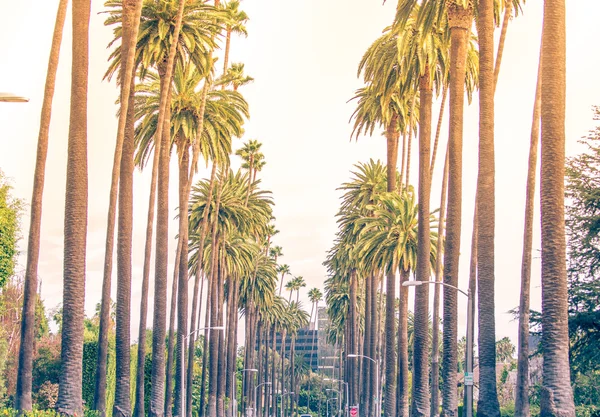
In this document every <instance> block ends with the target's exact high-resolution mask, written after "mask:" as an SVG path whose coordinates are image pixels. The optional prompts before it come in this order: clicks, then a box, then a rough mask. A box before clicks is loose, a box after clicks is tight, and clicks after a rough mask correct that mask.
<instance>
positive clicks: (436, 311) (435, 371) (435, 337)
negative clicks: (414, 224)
mask: <svg viewBox="0 0 600 417" xmlns="http://www.w3.org/2000/svg"><path fill="white" fill-rule="evenodd" d="M447 192H448V151H447V150H446V158H445V161H444V169H443V174H442V192H441V201H440V214H439V222H438V231H437V234H438V241H437V248H436V250H437V259H436V263H435V280H436V281H437V282H440V281H441V278H442V267H443V266H442V252H443V247H444V246H443V245H444V223H445V220H446V194H447ZM439 287H440V285H436V286H435V288H434V295H433V319H432V339H431V416H432V417H434V416H438V415H439V411H440V401H439V380H440V378H439V372H440V366H439V325H440V320H439V317H440V288H439Z"/></svg>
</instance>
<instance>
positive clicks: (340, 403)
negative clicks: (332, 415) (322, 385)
mask: <svg viewBox="0 0 600 417" xmlns="http://www.w3.org/2000/svg"><path fill="white" fill-rule="evenodd" d="M325 391H333V392H335V393H337V395H338V398H339V397H341V396H342V393H341V392H339V391H338V390H336V389H333V388H327V389H325ZM338 406H339V407H340V408H339V410H338V411H341V410H342V402H341V401H340V402H339V404H338Z"/></svg>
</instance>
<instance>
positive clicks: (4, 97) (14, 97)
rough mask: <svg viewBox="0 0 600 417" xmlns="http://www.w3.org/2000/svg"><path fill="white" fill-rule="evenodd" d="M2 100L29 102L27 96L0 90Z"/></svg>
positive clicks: (0, 99) (6, 101) (7, 101)
mask: <svg viewBox="0 0 600 417" xmlns="http://www.w3.org/2000/svg"><path fill="white" fill-rule="evenodd" d="M0 101H2V102H5V103H27V102H28V101H29V99H28V98H27V97H21V96H17V95H14V94H12V93H3V92H0Z"/></svg>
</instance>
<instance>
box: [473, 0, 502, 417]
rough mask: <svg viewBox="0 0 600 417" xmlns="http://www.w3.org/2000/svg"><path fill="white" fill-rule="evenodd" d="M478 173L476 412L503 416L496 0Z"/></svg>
mask: <svg viewBox="0 0 600 417" xmlns="http://www.w3.org/2000/svg"><path fill="white" fill-rule="evenodd" d="M476 20H477V36H478V39H479V173H478V176H477V218H476V221H477V291H478V294H477V295H478V300H479V301H478V307H479V308H478V315H477V317H478V328H479V332H478V335H479V338H478V346H479V401H478V403H477V412H478V413H481V414H482V415H484V416H490V417H496V416H499V415H500V404H499V403H498V394H497V391H496V345H495V342H496V326H495V318H494V228H495V191H494V181H495V179H494V170H495V162H494V161H495V159H494V91H495V85H494V84H495V82H494V0H479V1H478V16H477V19H476Z"/></svg>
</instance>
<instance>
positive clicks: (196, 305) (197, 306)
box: [185, 162, 217, 417]
mask: <svg viewBox="0 0 600 417" xmlns="http://www.w3.org/2000/svg"><path fill="white" fill-rule="evenodd" d="M216 172H217V163H216V162H213V167H212V171H211V173H210V182H209V186H208V196H207V199H206V201H212V195H213V191H214V185H215V178H216ZM190 187H191V178H188V183H187V193H188V199H189V191H190V189H191V188H190ZM207 233H208V210H205V211H204V213H203V215H202V228H201V231H200V243H199V245H198V254H201V253H203V252H204V243H205V241H206V234H207ZM198 259H199V261H200V262H202V256H199V257H198ZM199 266H200V265H199ZM200 279H201V274H200V268H198V272H197V273H196V277H195V280H194V295H193V297H192V322H191V324H190V330H193V329H196V323H198V324H199V323H200V310H201V304H202V291H200V298H198V287H201V284H202V285H203V284H204V281H202V283H200ZM196 312H197V313H196ZM196 316H197V317H198V321H197V322H196ZM197 337H198V332H196V334H194V335H191V336H190V340H189V346H188V365H187V376H186V385H187V387H188V389H187V391H186V396H187V398H186V407H185V409H186V413H187V417H191V415H192V414H191V413H192V398H193V397H192V394H193V390H192V389H191V388H192V386H193V380H194V351H195V345H196V343H195V341H196V338H197Z"/></svg>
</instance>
